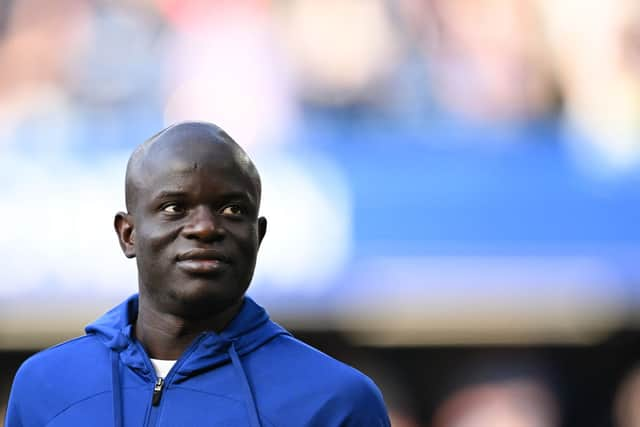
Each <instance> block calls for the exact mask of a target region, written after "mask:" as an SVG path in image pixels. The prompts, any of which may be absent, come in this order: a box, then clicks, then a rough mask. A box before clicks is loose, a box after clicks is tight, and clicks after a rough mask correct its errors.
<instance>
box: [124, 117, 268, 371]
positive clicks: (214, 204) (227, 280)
mask: <svg viewBox="0 0 640 427" xmlns="http://www.w3.org/2000/svg"><path fill="white" fill-rule="evenodd" d="M260 191H261V187H260V178H259V176H258V173H257V171H256V169H255V167H254V166H253V164H252V163H251V160H249V158H248V157H247V156H246V154H245V153H244V152H243V151H242V149H241V148H240V147H239V146H238V145H237V144H236V143H235V142H234V141H233V140H232V139H231V138H230V137H229V136H228V135H227V134H226V133H224V132H223V131H222V130H220V129H219V128H218V127H216V126H215V125H211V124H208V123H182V124H179V125H175V126H173V127H170V128H168V129H166V130H164V131H162V132H160V133H159V134H157V135H155V136H154V137H152V138H151V140H149V141H147V142H145V143H144V144H143V145H142V146H141V147H139V148H138V149H137V150H136V152H134V154H133V155H132V156H131V159H130V160H129V164H128V166H127V178H126V194H127V211H128V212H118V213H117V214H116V216H115V222H114V225H115V229H116V232H117V234H118V238H119V240H120V246H121V248H122V250H123V252H124V254H125V255H126V256H127V257H128V258H134V257H135V258H136V263H137V267H138V285H139V291H140V300H139V312H138V318H137V320H136V323H135V335H136V338H137V339H138V340H139V341H140V342H141V343H142V345H143V347H144V348H145V349H146V351H147V353H148V354H149V356H150V357H152V358H156V359H165V360H175V359H178V358H179V357H180V355H182V353H183V352H184V350H185V349H186V348H187V347H188V346H189V345H190V344H191V342H192V341H193V340H194V338H196V337H197V336H198V335H199V334H200V333H202V332H204V331H215V332H220V331H222V330H223V329H224V328H225V327H226V326H227V325H228V324H229V322H230V321H231V320H232V319H233V318H234V316H235V315H236V314H237V313H238V311H239V310H240V308H241V306H242V302H243V297H244V294H245V292H246V290H247V288H248V286H249V283H250V281H251V278H252V276H253V270H254V267H255V262H256V256H257V253H258V249H259V247H260V243H261V242H262V239H263V238H264V235H265V233H266V228H267V221H266V219H265V218H264V217H259V216H258V210H259V207H260Z"/></svg>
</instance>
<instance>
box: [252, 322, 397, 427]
mask: <svg viewBox="0 0 640 427" xmlns="http://www.w3.org/2000/svg"><path fill="white" fill-rule="evenodd" d="M265 350H267V351H265V352H264V355H263V356H262V357H261V358H262V359H263V360H262V361H261V363H262V364H265V365H267V366H269V370H268V372H269V373H268V374H267V375H269V376H273V378H271V380H272V381H276V383H279V384H280V385H282V386H284V388H285V389H286V390H289V393H292V394H295V398H294V399H299V400H300V402H299V403H300V405H302V407H307V406H309V405H310V402H313V405H312V406H314V408H313V409H312V412H314V413H315V414H317V415H316V416H318V417H322V416H323V415H322V414H325V415H326V416H327V417H330V418H331V419H332V420H335V419H336V417H340V416H343V417H345V420H346V419H354V420H355V419H358V420H360V419H361V418H362V417H364V418H366V420H365V419H364V418H362V420H361V421H362V422H369V421H370V424H354V425H371V426H378V425H380V426H385V425H388V424H386V423H385V422H388V418H387V412H386V408H385V405H384V401H383V399H382V394H381V393H380V390H379V389H378V387H377V386H376V384H375V383H374V382H373V381H372V380H371V379H370V378H369V377H367V376H366V375H364V374H363V373H361V372H360V371H358V370H357V369H355V368H353V367H351V366H349V365H347V364H345V363H343V362H340V361H338V360H336V359H334V358H333V357H331V356H329V355H327V354H325V353H323V352H321V351H320V350H318V349H316V348H314V347H312V346H310V345H308V344H306V343H304V342H302V341H300V340H298V339H296V338H294V337H292V336H288V335H283V336H279V337H277V338H275V339H274V340H272V341H271V342H270V343H269V344H268V345H267V348H265ZM259 353H260V352H258V354H259ZM266 359H269V360H266ZM256 368H257V369H259V367H256ZM276 377H277V378H276ZM289 399H291V397H289ZM291 402H293V401H291ZM309 409H311V408H309ZM319 420H320V419H318V420H316V421H319ZM314 425H323V424H322V423H320V424H314ZM326 425H331V424H326ZM345 425H350V424H345Z"/></svg>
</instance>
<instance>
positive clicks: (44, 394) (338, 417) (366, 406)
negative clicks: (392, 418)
mask: <svg viewBox="0 0 640 427" xmlns="http://www.w3.org/2000/svg"><path fill="white" fill-rule="evenodd" d="M137 312H138V299H137V296H133V297H131V298H129V299H128V300H127V301H125V302H124V303H122V304H121V305H119V306H117V307H116V308H114V309H113V310H111V311H109V312H108V313H106V314H105V315H104V316H102V317H101V318H100V319H98V320H97V321H96V322H94V323H93V324H91V325H89V326H88V327H87V328H86V332H87V335H85V336H83V337H79V338H75V339H72V340H70V341H67V342H65V343H63V344H59V345H57V346H55V347H52V348H49V349H47V350H44V351H42V352H40V353H38V354H36V355H34V356H32V357H31V358H29V359H28V360H27V361H25V362H24V363H23V365H22V366H21V367H20V369H19V370H18V373H17V374H16V377H15V380H14V383H13V387H12V390H11V396H10V398H9V406H8V411H7V416H6V422H5V425H6V427H32V426H47V427H58V426H65V427H69V426H87V425H91V426H117V427H121V426H135V427H140V426H170V427H178V426H185V427H188V426H217V427H223V426H225V427H243V426H250V427H303V426H317V427H333V426H335V427H338V426H343V427H346V426H353V427H355V426H359V427H360V426H361V427H378V426H389V425H390V424H389V420H388V417H387V413H386V410H385V407H384V403H383V401H382V396H381V395H380V392H379V391H378V389H377V387H376V386H375V384H374V383H373V382H372V381H371V380H370V379H369V378H367V377H366V376H364V375H363V374H361V373H360V372H358V371H356V370H355V369H353V368H351V367H349V366H347V365H345V364H343V363H341V362H338V361H336V360H335V359H332V358H331V357H329V356H327V355H325V354H323V353H321V352H320V351H318V350H316V349H314V348H312V347H310V346H308V345H306V344H304V343H303V342H301V341H299V340H297V339H295V338H294V337H292V336H291V334H289V333H288V332H287V331H286V330H284V329H283V328H281V327H280V326H278V325H277V324H275V323H274V322H272V321H271V320H270V319H269V317H268V315H267V313H266V312H265V311H264V309H263V308H262V307H260V306H258V305H257V304H256V303H255V302H253V301H252V300H251V299H250V298H248V297H245V302H244V304H243V306H242V309H241V311H240V313H239V314H238V315H237V316H236V318H235V319H234V320H233V321H232V322H231V323H230V324H229V326H228V327H227V328H226V329H225V330H224V331H223V332H221V333H220V334H216V333H213V332H205V333H202V334H201V335H200V336H199V337H198V338H197V339H196V340H194V342H193V343H192V344H191V346H190V347H189V348H188V349H187V350H186V351H185V352H184V354H183V355H182V357H181V358H180V359H179V360H178V361H177V362H176V364H175V365H174V367H173V368H172V369H171V372H170V373H169V374H168V375H167V377H166V378H165V379H164V383H162V384H161V383H160V382H159V380H158V378H157V377H156V374H155V371H154V370H153V368H152V366H151V362H150V360H149V357H148V356H147V354H146V352H145V350H144V349H143V348H142V346H141V345H140V343H139V342H138V341H136V340H135V339H134V338H132V334H131V332H132V323H133V321H134V320H135V319H136V316H137ZM154 389H155V391H154Z"/></svg>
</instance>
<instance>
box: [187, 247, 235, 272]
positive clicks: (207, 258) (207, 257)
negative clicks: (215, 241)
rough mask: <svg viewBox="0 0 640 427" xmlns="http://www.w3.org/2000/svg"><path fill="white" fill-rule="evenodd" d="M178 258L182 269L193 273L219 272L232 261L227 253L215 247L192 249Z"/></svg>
mask: <svg viewBox="0 0 640 427" xmlns="http://www.w3.org/2000/svg"><path fill="white" fill-rule="evenodd" d="M176 259H177V263H178V266H179V267H180V268H181V269H183V270H185V271H186V272H188V273H193V274H215V273H219V272H221V271H223V270H225V269H226V268H227V267H228V265H229V263H230V260H229V258H228V257H227V256H226V255H225V254H223V253H222V252H220V251H217V250H213V249H191V250H189V251H186V252H183V253H181V254H179V255H178V256H177V257H176Z"/></svg>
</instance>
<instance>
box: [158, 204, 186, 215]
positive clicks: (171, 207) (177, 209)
mask: <svg viewBox="0 0 640 427" xmlns="http://www.w3.org/2000/svg"><path fill="white" fill-rule="evenodd" d="M162 211H163V212H165V213H168V214H172V215H176V214H181V213H183V212H184V208H183V207H182V206H181V205H180V204H178V203H167V204H165V205H163V206H162Z"/></svg>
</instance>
